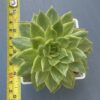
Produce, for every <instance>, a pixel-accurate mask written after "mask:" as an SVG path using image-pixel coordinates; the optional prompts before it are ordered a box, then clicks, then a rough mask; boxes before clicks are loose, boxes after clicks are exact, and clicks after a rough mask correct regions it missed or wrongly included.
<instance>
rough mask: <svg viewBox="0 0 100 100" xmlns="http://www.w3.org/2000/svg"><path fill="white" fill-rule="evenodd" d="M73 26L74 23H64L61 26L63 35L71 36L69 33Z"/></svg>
mask: <svg viewBox="0 0 100 100" xmlns="http://www.w3.org/2000/svg"><path fill="white" fill-rule="evenodd" d="M74 26H75V23H74V21H71V22H68V23H65V24H64V25H63V27H64V30H63V32H64V35H68V34H71V33H72V32H73V29H74Z"/></svg>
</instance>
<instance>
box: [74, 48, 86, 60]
mask: <svg viewBox="0 0 100 100" xmlns="http://www.w3.org/2000/svg"><path fill="white" fill-rule="evenodd" d="M72 53H73V56H74V59H75V61H78V60H80V59H84V58H87V56H86V55H85V53H84V52H83V51H82V50H80V49H79V48H75V49H73V50H72Z"/></svg>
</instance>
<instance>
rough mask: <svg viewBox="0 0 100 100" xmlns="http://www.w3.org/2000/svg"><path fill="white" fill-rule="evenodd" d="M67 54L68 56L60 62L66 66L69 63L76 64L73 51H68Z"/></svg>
mask: <svg viewBox="0 0 100 100" xmlns="http://www.w3.org/2000/svg"><path fill="white" fill-rule="evenodd" d="M67 54H68V56H66V57H64V58H62V59H61V60H60V61H61V63H64V64H69V63H72V62H74V57H73V54H72V52H71V51H67Z"/></svg>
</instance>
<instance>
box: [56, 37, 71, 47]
mask: <svg viewBox="0 0 100 100" xmlns="http://www.w3.org/2000/svg"><path fill="white" fill-rule="evenodd" d="M57 42H58V43H59V44H60V46H61V47H63V48H67V47H68V45H69V39H68V38H66V37H58V38H57Z"/></svg>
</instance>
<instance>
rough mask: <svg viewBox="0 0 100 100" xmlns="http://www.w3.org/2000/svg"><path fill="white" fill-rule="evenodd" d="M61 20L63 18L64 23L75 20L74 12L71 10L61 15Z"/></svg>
mask: <svg viewBox="0 0 100 100" xmlns="http://www.w3.org/2000/svg"><path fill="white" fill-rule="evenodd" d="M61 20H62V23H63V24H64V23H68V22H70V21H73V15H72V12H71V11H69V12H67V13H65V14H64V15H63V16H61Z"/></svg>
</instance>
